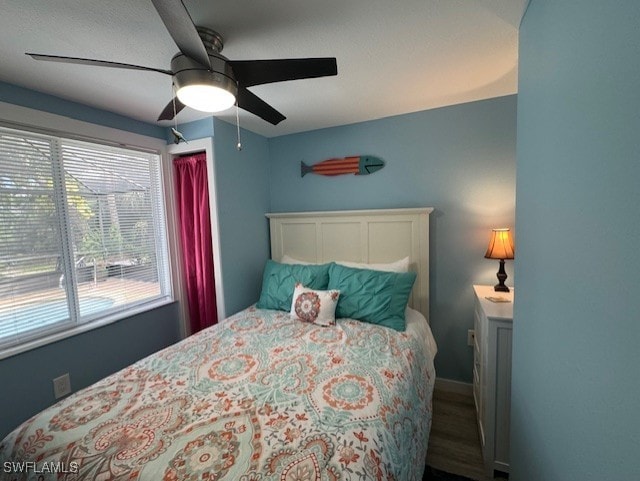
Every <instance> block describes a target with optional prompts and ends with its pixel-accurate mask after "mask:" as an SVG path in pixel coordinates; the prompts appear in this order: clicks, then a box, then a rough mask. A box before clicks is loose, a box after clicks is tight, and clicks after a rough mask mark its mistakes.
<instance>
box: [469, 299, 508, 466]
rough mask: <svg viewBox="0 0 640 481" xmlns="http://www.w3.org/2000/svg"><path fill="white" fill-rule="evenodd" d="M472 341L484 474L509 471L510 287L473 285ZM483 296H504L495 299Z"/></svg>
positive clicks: (474, 388) (475, 393)
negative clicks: (498, 288)
mask: <svg viewBox="0 0 640 481" xmlns="http://www.w3.org/2000/svg"><path fill="white" fill-rule="evenodd" d="M473 291H474V293H475V297H476V299H475V313H474V318H475V321H474V324H475V327H474V328H475V342H474V348H473V351H474V352H473V397H474V400H475V404H476V412H477V415H478V429H479V430H480V443H481V445H482V455H483V458H484V464H485V468H486V470H487V474H488V475H489V476H490V477H491V478H493V471H494V470H498V471H503V472H506V473H508V472H509V414H510V406H511V332H512V326H513V289H511V292H495V291H494V290H493V287H492V286H473ZM486 297H506V298H508V299H509V300H510V301H511V302H508V303H494V302H491V301H489V300H487V299H486Z"/></svg>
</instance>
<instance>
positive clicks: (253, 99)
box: [237, 87, 286, 125]
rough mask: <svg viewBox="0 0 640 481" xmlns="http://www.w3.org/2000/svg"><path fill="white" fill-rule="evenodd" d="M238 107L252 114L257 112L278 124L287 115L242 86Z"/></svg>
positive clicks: (239, 92)
mask: <svg viewBox="0 0 640 481" xmlns="http://www.w3.org/2000/svg"><path fill="white" fill-rule="evenodd" d="M237 102H238V107H240V108H241V109H243V110H246V111H247V112H251V113H252V114H256V115H257V116H258V117H260V118H261V119H264V120H266V121H267V122H269V123H270V124H273V125H278V124H279V123H280V122H282V121H283V120H284V119H286V117H285V116H284V115H282V114H281V113H280V112H278V111H277V110H276V109H274V108H273V107H272V106H271V105H269V104H268V103H266V102H265V101H264V100H262V99H261V98H260V97H258V96H257V95H255V94H253V93H251V92H249V91H248V90H247V89H245V88H243V87H240V88H239V89H238V97H237Z"/></svg>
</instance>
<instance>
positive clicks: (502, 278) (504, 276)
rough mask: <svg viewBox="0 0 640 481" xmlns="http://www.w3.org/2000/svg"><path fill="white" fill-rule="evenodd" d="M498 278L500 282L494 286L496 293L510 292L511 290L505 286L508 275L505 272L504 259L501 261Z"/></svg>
mask: <svg viewBox="0 0 640 481" xmlns="http://www.w3.org/2000/svg"><path fill="white" fill-rule="evenodd" d="M496 277H498V281H499V282H498V283H497V284H496V285H495V286H493V290H494V291H496V292H509V288H508V287H507V286H505V285H504V281H506V280H507V273H506V272H505V270H504V259H500V269H498V273H497V274H496Z"/></svg>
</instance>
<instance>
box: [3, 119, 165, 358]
mask: <svg viewBox="0 0 640 481" xmlns="http://www.w3.org/2000/svg"><path fill="white" fill-rule="evenodd" d="M162 195H163V193H162V182H161V169H160V158H159V156H158V155H156V154H152V153H146V152H139V151H135V150H131V149H124V148H117V147H111V146H105V145H100V144H94V143H89V142H81V141H76V140H69V139H63V138H57V137H52V136H46V135H40V134H35V133H31V132H23V131H17V130H13V129H6V128H0V348H2V347H7V346H15V345H17V344H21V343H24V342H27V341H31V340H33V339H37V338H39V337H43V336H46V335H48V334H51V333H53V332H57V331H60V330H64V329H70V328H74V327H76V326H78V325H79V324H84V323H88V322H92V321H96V320H100V319H103V318H104V317H106V316H110V315H113V314H118V313H126V312H127V311H129V310H132V309H140V308H141V307H142V306H144V305H145V304H148V303H152V302H156V301H158V300H161V299H166V298H169V297H170V295H171V292H170V289H171V287H170V281H169V264H168V252H167V242H166V232H165V218H164V210H163V203H162V198H163V197H162Z"/></svg>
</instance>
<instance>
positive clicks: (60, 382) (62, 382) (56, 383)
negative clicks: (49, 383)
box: [53, 373, 71, 399]
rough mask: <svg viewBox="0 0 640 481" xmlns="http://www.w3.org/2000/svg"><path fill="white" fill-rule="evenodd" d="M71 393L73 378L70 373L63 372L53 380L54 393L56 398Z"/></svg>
mask: <svg viewBox="0 0 640 481" xmlns="http://www.w3.org/2000/svg"><path fill="white" fill-rule="evenodd" d="M70 393H71V379H70V378H69V373H66V374H63V375H62V376H60V377H57V378H55V379H54V380H53V395H54V396H55V398H56V399H60V398H61V397H64V396H66V395H67V394H70Z"/></svg>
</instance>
